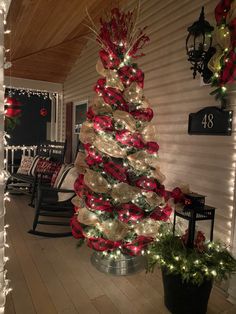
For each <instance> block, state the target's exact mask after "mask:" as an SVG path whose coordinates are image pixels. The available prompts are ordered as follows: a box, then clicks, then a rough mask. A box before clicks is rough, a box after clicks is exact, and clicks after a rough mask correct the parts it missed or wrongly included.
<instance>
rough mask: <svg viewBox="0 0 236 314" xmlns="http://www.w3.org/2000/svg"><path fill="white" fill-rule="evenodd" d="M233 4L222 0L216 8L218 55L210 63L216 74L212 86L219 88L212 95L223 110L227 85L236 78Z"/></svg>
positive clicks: (227, 0)
mask: <svg viewBox="0 0 236 314" xmlns="http://www.w3.org/2000/svg"><path fill="white" fill-rule="evenodd" d="M233 3H234V0H231V1H229V0H221V1H220V2H219V3H218V5H217V6H216V8H215V18H216V23H217V27H216V30H215V33H214V35H215V39H216V53H215V54H214V55H213V57H212V58H211V60H210V61H209V63H208V67H209V69H210V70H211V71H212V72H213V73H214V74H213V76H212V80H211V82H212V86H213V87H217V88H216V89H215V90H214V91H212V92H211V93H210V94H211V95H215V97H216V99H219V100H220V101H221V104H222V107H223V108H224V107H225V106H226V105H227V97H228V95H227V85H228V84H229V83H233V82H234V80H235V77H236V64H235V61H236V52H235V48H236V17H235V14H234V12H233V11H234V8H233V6H232V4H233Z"/></svg>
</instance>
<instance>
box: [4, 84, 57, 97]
mask: <svg viewBox="0 0 236 314" xmlns="http://www.w3.org/2000/svg"><path fill="white" fill-rule="evenodd" d="M4 87H5V88H6V89H7V93H8V94H9V96H14V95H15V94H16V93H18V95H26V96H28V97H29V98H30V97H31V96H38V97H42V98H43V99H49V98H50V96H51V95H52V96H57V93H50V95H49V92H48V91H46V90H39V89H29V88H25V87H14V86H5V85H4Z"/></svg>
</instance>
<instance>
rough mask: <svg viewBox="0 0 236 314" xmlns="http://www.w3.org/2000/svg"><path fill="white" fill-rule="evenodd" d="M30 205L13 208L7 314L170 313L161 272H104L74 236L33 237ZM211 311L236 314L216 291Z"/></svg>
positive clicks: (18, 202)
mask: <svg viewBox="0 0 236 314" xmlns="http://www.w3.org/2000/svg"><path fill="white" fill-rule="evenodd" d="M28 202H29V200H28V198H27V197H26V196H21V195H17V196H11V202H10V203H8V204H7V216H6V222H7V223H9V224H10V227H9V229H8V237H7V239H8V243H9V245H10V248H9V249H7V252H6V254H7V255H8V256H9V257H10V260H9V262H8V263H7V269H8V278H9V279H10V280H11V287H12V288H13V291H12V292H11V293H10V294H9V295H8V296H7V303H6V310H5V313H6V314H35V313H38V314H57V313H59V314H75V313H80V314H97V313H101V314H111V313H112V314H116V313H124V314H128V313H129V314H132V313H135V314H136V313H140V314H146V313H149V314H152V313H153V314H155V313H156V314H167V313H169V312H168V311H167V310H166V308H165V306H164V303H163V289H162V282H161V278H160V273H159V271H158V270H156V271H155V273H154V274H146V273H145V272H144V271H143V272H141V273H138V274H135V275H132V276H126V277H115V276H108V275H105V274H102V273H100V272H98V271H97V270H96V269H95V268H94V267H93V266H92V265H91V263H90V255H91V250H90V249H89V248H87V247H86V246H83V247H81V248H77V247H76V244H77V241H76V240H75V239H74V238H72V237H69V238H56V239H55V238H43V237H37V236H34V235H30V234H28V233H27V231H28V230H29V229H30V228H31V224H32V219H33V214H34V209H33V208H31V207H29V206H27V203H28ZM51 228H53V226H51ZM207 313H208V314H216V313H222V314H233V313H236V307H235V306H233V305H232V304H230V303H229V302H228V301H227V300H226V296H225V295H224V293H223V292H222V291H221V290H219V289H217V288H214V289H213V291H212V294H211V298H210V302H209V306H208V312H207ZM190 314H191V313H190Z"/></svg>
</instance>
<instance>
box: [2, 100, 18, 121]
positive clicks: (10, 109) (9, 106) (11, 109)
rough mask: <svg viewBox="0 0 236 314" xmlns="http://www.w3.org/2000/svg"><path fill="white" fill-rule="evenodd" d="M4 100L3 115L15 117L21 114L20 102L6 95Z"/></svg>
mask: <svg viewBox="0 0 236 314" xmlns="http://www.w3.org/2000/svg"><path fill="white" fill-rule="evenodd" d="M4 102H5V116H6V117H7V118H17V117H18V116H19V115H20V114H21V109H19V106H20V103H19V101H17V100H16V99H14V98H11V97H7V98H5V100H4Z"/></svg>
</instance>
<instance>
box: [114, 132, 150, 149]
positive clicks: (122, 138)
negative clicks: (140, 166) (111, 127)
mask: <svg viewBox="0 0 236 314" xmlns="http://www.w3.org/2000/svg"><path fill="white" fill-rule="evenodd" d="M116 140H117V141H118V142H120V143H121V144H123V145H128V146H133V147H136V148H138V149H142V148H144V146H145V144H144V142H143V138H142V135H141V134H140V133H138V132H136V133H131V132H129V131H126V130H122V131H117V132H116Z"/></svg>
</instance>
